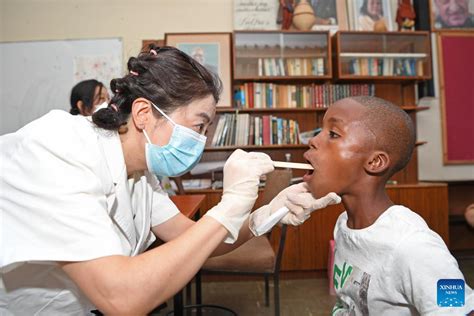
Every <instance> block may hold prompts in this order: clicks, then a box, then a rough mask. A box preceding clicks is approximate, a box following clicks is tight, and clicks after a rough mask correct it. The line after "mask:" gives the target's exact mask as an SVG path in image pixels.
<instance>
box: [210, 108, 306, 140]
mask: <svg viewBox="0 0 474 316" xmlns="http://www.w3.org/2000/svg"><path fill="white" fill-rule="evenodd" d="M298 134H299V127H298V122H296V121H295V120H291V119H285V118H280V117H276V116H273V115H263V116H261V117H260V116H250V115H249V114H248V113H243V114H241V113H239V114H236V113H231V114H227V113H226V114H223V115H220V117H219V120H218V122H217V126H216V130H215V132H214V136H213V137H212V141H211V146H213V147H221V146H249V145H287V144H298V139H299V137H298Z"/></svg>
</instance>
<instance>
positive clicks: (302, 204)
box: [249, 182, 341, 236]
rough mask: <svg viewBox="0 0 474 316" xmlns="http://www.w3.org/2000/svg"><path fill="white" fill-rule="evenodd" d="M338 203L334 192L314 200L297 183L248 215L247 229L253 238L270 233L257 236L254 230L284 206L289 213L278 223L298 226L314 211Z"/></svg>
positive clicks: (303, 187) (339, 198) (304, 184)
mask: <svg viewBox="0 0 474 316" xmlns="http://www.w3.org/2000/svg"><path fill="white" fill-rule="evenodd" d="M340 202H341V197H340V196H339V195H337V194H336V193H334V192H331V193H328V194H327V195H326V196H324V197H322V198H319V199H315V198H314V197H313V195H312V194H311V192H309V188H308V185H307V184H306V183H304V182H303V183H298V184H295V185H292V186H289V187H288V188H286V189H284V190H282V191H281V192H280V193H278V195H277V196H276V197H275V198H274V199H273V200H272V201H271V202H270V204H267V205H264V206H262V207H260V208H259V209H258V210H256V211H255V212H253V213H252V214H250V219H249V228H250V230H251V231H252V233H253V234H254V235H255V236H259V235H262V234H264V233H266V232H268V231H270V230H271V227H270V228H269V229H268V230H267V231H266V232H264V233H260V234H258V233H257V231H256V228H257V227H259V226H260V225H261V224H262V223H264V221H265V220H266V219H268V217H270V215H272V214H273V213H274V212H276V211H277V210H279V209H280V208H282V207H284V206H286V207H287V208H288V209H289V210H290V212H289V213H288V214H286V215H285V216H284V217H283V218H282V219H281V220H280V223H282V224H289V225H293V226H298V225H301V224H303V223H304V221H306V220H307V219H308V218H309V217H310V215H311V212H313V211H314V210H317V209H321V208H324V207H326V206H328V205H332V204H338V203H340Z"/></svg>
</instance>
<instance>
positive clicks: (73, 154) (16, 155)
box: [0, 110, 179, 315]
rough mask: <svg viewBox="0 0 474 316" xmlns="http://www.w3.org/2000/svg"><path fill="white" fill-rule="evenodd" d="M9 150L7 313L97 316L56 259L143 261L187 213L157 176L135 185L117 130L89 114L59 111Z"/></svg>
mask: <svg viewBox="0 0 474 316" xmlns="http://www.w3.org/2000/svg"><path fill="white" fill-rule="evenodd" d="M0 148H1V152H0V166H1V177H0V210H1V212H2V216H1V217H0V225H1V243H2V244H1V247H2V252H1V254H0V268H1V269H2V275H1V276H2V279H1V280H0V314H2V315H3V314H7V315H8V313H9V312H10V313H12V314H14V315H64V314H67V315H84V314H89V313H90V310H91V309H94V307H93V306H92V305H91V304H90V302H89V301H88V300H87V298H86V297H85V296H84V295H83V294H82V293H81V292H80V291H79V290H78V288H77V287H76V286H75V285H74V283H73V282H72V281H71V280H70V279H69V278H68V277H67V275H66V274H65V273H64V272H63V271H62V270H61V269H60V268H59V267H58V266H57V264H56V263H55V262H57V261H84V260H91V259H95V258H99V257H104V256H110V255H125V256H132V255H136V254H137V253H140V252H142V251H144V250H145V249H146V248H147V247H148V246H149V245H150V244H151V243H152V242H153V241H154V240H155V237H154V235H153V234H152V232H151V231H150V228H151V227H153V226H155V225H158V224H160V223H163V222H165V221H167V220H168V219H170V218H171V217H173V216H175V215H176V214H178V212H179V211H178V209H177V208H176V206H175V205H174V204H173V203H172V202H171V200H170V199H169V198H168V196H167V195H166V194H165V193H164V192H163V190H162V189H161V187H160V185H159V182H158V180H157V179H156V177H155V176H154V175H151V174H149V173H148V172H145V174H144V175H142V176H137V177H135V178H134V179H127V173H126V169H125V162H124V158H123V152H122V147H121V144H120V139H119V136H118V134H117V133H116V132H110V131H104V130H102V129H99V128H97V127H95V125H94V124H93V123H91V122H90V120H89V119H88V118H85V117H82V116H72V115H70V114H69V113H66V112H63V111H58V110H54V111H51V112H50V113H48V114H46V115H45V116H43V117H41V118H39V119H38V120H36V121H33V122H32V123H30V124H28V125H26V126H25V127H23V128H22V129H20V130H18V131H17V132H16V133H12V134H8V135H4V136H1V137H0ZM157 268H158V267H157ZM118 277H119V276H118ZM2 283H3V284H2Z"/></svg>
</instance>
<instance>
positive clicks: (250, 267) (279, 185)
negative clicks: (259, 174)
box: [196, 169, 292, 315]
mask: <svg viewBox="0 0 474 316" xmlns="http://www.w3.org/2000/svg"><path fill="white" fill-rule="evenodd" d="M291 176H292V174H291V170H286V169H283V170H279V169H277V170H275V171H273V172H272V173H270V174H268V175H267V181H266V186H265V189H264V190H263V193H262V197H261V201H262V205H265V204H268V203H270V201H271V200H272V199H273V198H274V197H275V196H276V195H277V194H278V193H279V192H280V191H281V190H283V189H284V188H286V187H288V186H289V185H290V183H291ZM286 230H287V227H286V225H282V228H281V236H280V241H279V244H278V249H277V251H276V253H275V251H274V250H273V247H272V245H271V244H270V241H269V239H268V236H266V235H264V236H259V237H254V238H252V239H250V240H249V241H247V242H246V243H244V244H243V245H241V246H240V247H239V248H237V249H235V250H233V251H231V252H229V253H227V254H225V255H222V256H218V257H213V258H209V259H208V260H207V261H206V262H205V263H204V265H203V267H202V268H201V271H200V272H199V273H198V275H196V303H197V304H198V305H199V304H201V303H202V299H201V296H202V294H201V275H202V274H206V275H207V274H219V275H224V274H230V275H261V276H263V277H264V280H265V306H269V279H270V278H272V279H273V284H274V300H275V315H280V291H279V282H280V267H281V260H282V257H283V250H284V248H285V239H286Z"/></svg>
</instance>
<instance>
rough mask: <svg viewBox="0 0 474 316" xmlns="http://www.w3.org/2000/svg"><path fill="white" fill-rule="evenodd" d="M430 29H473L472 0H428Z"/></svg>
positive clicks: (473, 7)
mask: <svg viewBox="0 0 474 316" xmlns="http://www.w3.org/2000/svg"><path fill="white" fill-rule="evenodd" d="M429 4H430V12H431V15H430V20H431V31H433V32H436V31H467V32H469V31H470V32H472V31H474V0H450V1H441V0H430V1H429Z"/></svg>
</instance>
